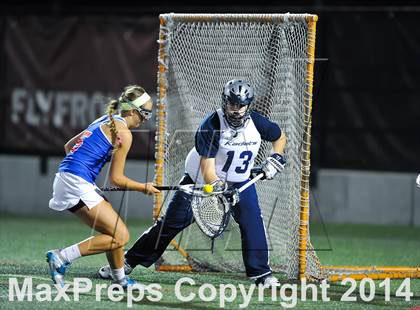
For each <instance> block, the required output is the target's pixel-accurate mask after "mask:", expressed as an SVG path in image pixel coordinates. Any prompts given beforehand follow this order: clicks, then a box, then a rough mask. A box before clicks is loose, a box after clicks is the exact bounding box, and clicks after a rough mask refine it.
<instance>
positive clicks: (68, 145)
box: [64, 131, 83, 155]
mask: <svg viewBox="0 0 420 310" xmlns="http://www.w3.org/2000/svg"><path fill="white" fill-rule="evenodd" d="M82 135H83V131H82V132H80V133H78V134H77V135H75V136H74V137H73V138H71V139H70V140H69V141H67V142H66V144H64V152H66V155H67V154H68V153H69V152H70V150H71V148H72V147H73V146H74V145H75V144H76V143H77V141H78V140H79V139H80V138H81V137H82Z"/></svg>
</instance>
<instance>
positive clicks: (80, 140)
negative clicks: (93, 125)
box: [70, 130, 92, 153]
mask: <svg viewBox="0 0 420 310" xmlns="http://www.w3.org/2000/svg"><path fill="white" fill-rule="evenodd" d="M91 135H92V132H90V131H87V130H85V131H84V132H83V133H82V136H81V137H80V138H79V139H78V140H77V142H76V144H75V145H74V146H73V147H72V148H71V150H70V153H74V152H76V151H77V150H78V149H79V147H81V146H82V144H83V140H85V139H86V138H88V137H90V136H91Z"/></svg>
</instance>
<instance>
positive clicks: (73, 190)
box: [49, 172, 104, 211]
mask: <svg viewBox="0 0 420 310" xmlns="http://www.w3.org/2000/svg"><path fill="white" fill-rule="evenodd" d="M53 191H54V192H53V198H51V199H50V203H49V207H50V208H51V209H53V210H56V211H63V210H67V209H70V208H72V207H74V206H75V205H77V204H78V203H79V202H80V200H81V201H82V202H83V203H84V204H85V205H86V207H88V208H89V209H92V208H93V207H95V206H97V205H98V204H99V203H100V202H102V201H103V200H104V198H103V197H102V196H101V195H99V194H98V191H99V189H98V187H97V186H96V185H95V184H92V183H89V182H88V181H86V180H84V179H82V178H81V177H78V176H77V175H74V174H71V173H69V172H58V173H56V174H55V178H54V184H53Z"/></svg>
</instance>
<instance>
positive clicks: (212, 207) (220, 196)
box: [191, 173, 264, 239]
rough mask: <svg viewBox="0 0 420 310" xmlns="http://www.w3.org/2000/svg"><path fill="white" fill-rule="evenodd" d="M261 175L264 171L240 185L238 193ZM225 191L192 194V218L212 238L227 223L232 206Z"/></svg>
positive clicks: (215, 236)
mask: <svg viewBox="0 0 420 310" xmlns="http://www.w3.org/2000/svg"><path fill="white" fill-rule="evenodd" d="M263 176H264V173H260V174H259V175H257V176H256V177H255V178H253V179H252V180H250V181H248V182H247V183H245V184H244V185H242V186H241V187H240V188H239V189H238V193H241V192H243V191H244V190H246V189H247V188H248V187H250V186H251V185H252V184H254V183H255V182H257V181H258V180H259V179H261V178H262V177H263ZM225 193H226V191H223V192H213V193H211V194H206V195H193V196H192V200H191V209H192V212H193V215H194V219H195V221H196V223H197V225H198V227H199V228H200V230H201V231H202V232H203V233H204V234H205V235H206V236H208V237H210V238H212V239H214V238H217V237H218V236H220V235H221V234H222V233H223V232H224V231H225V229H226V228H227V226H228V224H229V219H230V214H231V207H232V206H231V204H230V203H229V201H228V200H227V199H226V197H225V196H224V194H225Z"/></svg>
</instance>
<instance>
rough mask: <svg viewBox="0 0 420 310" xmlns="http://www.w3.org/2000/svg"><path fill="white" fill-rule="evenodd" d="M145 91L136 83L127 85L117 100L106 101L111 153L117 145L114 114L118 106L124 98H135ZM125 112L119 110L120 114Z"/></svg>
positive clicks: (130, 99)
mask: <svg viewBox="0 0 420 310" xmlns="http://www.w3.org/2000/svg"><path fill="white" fill-rule="evenodd" d="M145 92H146V91H145V90H144V88H143V87H140V86H138V85H128V86H126V87H125V88H124V92H123V93H122V94H121V96H120V98H119V99H118V100H115V99H113V100H111V101H110V102H109V103H108V105H107V107H106V114H107V115H108V117H109V122H108V126H109V130H110V131H111V143H112V147H113V150H112V152H113V153H114V152H115V151H116V150H117V149H118V147H119V144H118V142H117V135H118V130H117V126H116V125H115V120H114V114H116V113H117V112H118V107H119V105H120V103H121V102H123V101H124V100H129V101H133V100H135V99H137V98H138V97H140V96H141V95H143V94H144V93H145ZM126 113H127V111H121V114H126Z"/></svg>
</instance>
